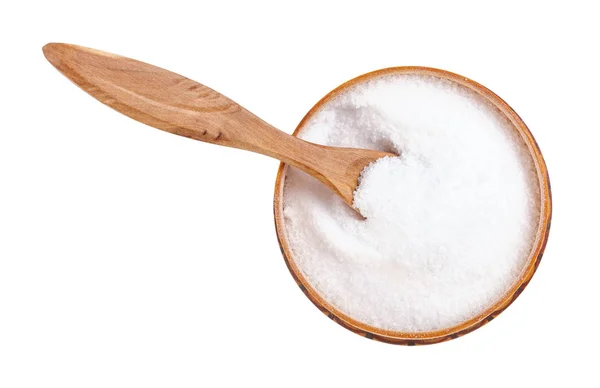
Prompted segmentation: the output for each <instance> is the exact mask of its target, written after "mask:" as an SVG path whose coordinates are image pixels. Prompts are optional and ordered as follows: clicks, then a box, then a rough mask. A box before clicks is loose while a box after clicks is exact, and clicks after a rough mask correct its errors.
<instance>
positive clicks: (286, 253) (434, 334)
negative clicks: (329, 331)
mask: <svg viewBox="0 0 600 388" xmlns="http://www.w3.org/2000/svg"><path fill="white" fill-rule="evenodd" d="M391 74H416V75H427V76H433V77H437V78H442V79H446V80H449V81H452V82H455V83H458V84H459V85H461V86H463V87H466V88H468V89H470V90H471V91H474V92H475V93H477V94H479V95H480V96H482V97H483V98H485V99H486V100H487V101H489V102H490V103H491V104H492V105H493V106H495V107H496V108H497V109H498V110H499V111H500V112H501V114H502V115H503V116H505V117H506V118H507V119H508V120H509V122H510V123H511V126H512V128H514V130H515V131H517V132H518V133H519V135H520V137H521V138H522V139H523V142H524V143H525V144H526V146H527V149H528V150H529V153H530V155H531V158H532V160H533V164H534V167H535V171H536V174H537V177H538V181H539V189H540V190H539V192H540V198H539V204H540V217H539V222H538V228H537V232H536V237H535V241H534V244H533V249H532V250H531V252H530V255H529V258H528V260H527V263H526V265H525V266H524V268H523V270H522V272H521V275H520V276H519V278H518V280H517V281H516V282H515V283H514V284H513V286H512V287H511V288H510V289H509V290H508V291H507V292H506V293H505V294H504V296H503V297H502V298H500V300H499V301H498V302H496V303H494V304H492V305H490V306H489V307H488V308H487V309H485V310H484V311H483V312H482V313H480V314H479V315H477V316H475V317H473V318H471V319H469V320H467V321H464V322H462V323H460V324H458V325H455V326H453V327H450V328H447V329H444V330H437V331H426V332H414V333H410V332H397V331H389V330H382V329H379V328H377V327H373V326H369V325H366V324H364V323H361V322H358V321H356V320H355V319H353V318H352V317H350V316H348V315H346V314H344V313H343V312H341V311H339V310H338V309H336V308H335V307H334V306H332V305H331V304H329V303H328V302H327V301H326V300H324V299H323V298H322V297H321V296H320V295H319V294H318V292H317V291H316V290H315V289H314V288H313V287H312V286H311V285H310V283H309V282H308V281H307V280H306V279H305V278H304V276H303V275H302V273H301V272H300V270H299V269H298V267H297V266H296V265H295V262H294V258H293V253H292V251H291V249H290V248H289V246H288V242H287V239H286V234H285V219H284V217H283V209H282V206H283V201H282V198H283V187H284V183H285V176H286V171H287V168H288V166H287V165H286V164H284V163H282V164H281V165H280V166H279V171H278V173H277V179H276V183H275V196H274V214H275V226H276V231H277V238H278V240H279V244H280V247H281V252H282V254H283V257H284V260H285V262H286V265H287V267H288V269H289V270H290V273H291V274H292V276H293V277H294V279H295V281H296V283H297V284H298V285H299V286H300V289H301V290H302V291H303V292H304V294H305V295H306V296H307V297H308V298H309V299H310V300H311V301H312V302H313V304H315V306H317V308H319V309H320V310H321V311H322V312H323V313H325V314H326V315H327V316H328V317H329V318H331V319H332V320H334V321H335V322H337V323H338V324H340V325H342V326H343V327H345V328H347V329H349V330H351V331H353V332H355V333H357V334H359V335H362V336H365V337H367V338H371V339H375V340H379V341H383V342H389V343H396V344H404V345H420V344H430V343H436V342H442V341H446V340H449V339H453V338H457V337H459V336H461V335H464V334H466V333H469V332H471V331H473V330H475V329H477V328H478V327H481V326H483V325H484V324H485V323H487V322H489V321H491V320H492V319H494V318H495V317H496V316H498V314H500V313H501V312H502V311H503V310H504V309H506V307H508V306H509V305H510V304H511V303H512V302H513V301H514V300H515V299H516V298H517V297H518V296H519V295H520V293H521V292H522V291H523V289H524V288H525V286H526V285H527V284H528V283H529V281H530V280H531V277H532V276H533V274H534V272H535V270H536V269H537V267H538V265H539V263H540V260H541V258H542V254H543V251H544V248H545V246H546V241H547V239H548V233H549V230H550V219H551V213H552V207H551V193H550V182H549V179H548V171H547V169H546V164H545V162H544V159H543V157H542V154H541V152H540V149H539V147H538V145H537V143H536V141H535V139H534V138H533V136H532V135H531V132H530V131H529V129H528V128H527V126H526V125H525V123H524V122H523V120H521V118H520V117H519V116H518V115H517V114H516V113H515V111H514V110H513V109H512V108H511V107H510V106H508V104H506V102H504V101H503V100H502V99H501V98H500V97H498V96H497V95H496V94H494V93H493V92H492V91H490V90H489V89H487V88H485V87H484V86H482V85H480V84H478V83H476V82H474V81H472V80H470V79H468V78H465V77H463V76H460V75H457V74H454V73H450V72H447V71H444V70H439V69H433V68H426V67H394V68H388V69H382V70H378V71H374V72H371V73H367V74H364V75H362V76H359V77H357V78H354V79H352V80H350V81H348V82H346V83H344V84H342V85H340V86H339V87H338V88H336V89H334V90H333V91H332V92H330V93H329V94H327V95H326V96H325V97H323V98H322V99H321V100H320V101H319V102H318V103H317V104H316V105H315V106H314V107H313V108H312V109H311V110H310V111H309V112H308V113H307V114H306V116H305V117H304V118H303V119H302V121H301V122H300V124H299V125H298V127H297V128H296V130H295V131H294V136H296V135H298V134H299V133H300V132H301V131H302V128H303V127H304V125H305V123H307V122H308V120H309V119H310V118H311V117H312V116H313V115H314V114H315V113H316V112H317V111H318V110H319V108H320V107H321V106H322V105H323V104H326V103H327V102H328V101H330V100H331V99H333V98H335V97H336V96H337V95H339V94H340V93H342V92H344V91H345V90H346V89H348V88H349V87H352V86H353V85H355V84H357V83H362V82H365V81H368V80H370V79H373V78H378V77H381V76H384V75H391Z"/></svg>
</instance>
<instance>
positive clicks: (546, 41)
mask: <svg viewBox="0 0 600 388" xmlns="http://www.w3.org/2000/svg"><path fill="white" fill-rule="evenodd" d="M594 3H595V2H592V1H589V2H577V1H569V2H566V1H564V2H552V1H545V2H539V3H535V2H533V1H531V2H527V1H515V2H511V1H500V2H486V1H477V2H473V3H469V4H468V3H465V2H456V1H452V2H451V1H441V2H438V3H431V2H420V1H410V2H408V1H406V2H400V1H396V2H389V3H385V4H384V3H379V2H376V1H372V0H370V1H368V2H363V3H362V4H356V5H353V4H351V3H350V2H348V1H344V2H338V3H337V4H335V3H333V2H324V1H322V2H318V3H314V4H313V3H311V2H309V1H302V2H295V3H293V2H287V1H278V2H272V3H271V4H267V3H263V2H254V1H240V2H232V1H210V2H204V1H189V2H179V1H175V0H170V1H124V0H120V1H110V0H104V1H66V0H53V1H39V2H31V1H21V2H17V1H12V2H3V3H2V5H0V43H1V44H0V50H1V54H0V59H1V60H0V70H1V72H0V99H1V104H0V112H1V118H2V121H1V122H0V387H2V388H12V387H61V388H67V387H198V386H202V387H221V386H224V387H225V386H234V387H239V386H244V387H245V386H257V387H267V386H276V387H288V386H304V387H322V386H323V387H324V386H333V387H341V386H363V387H385V386H434V385H438V386H440V385H449V386H486V387H496V386H499V387H504V386H516V387H520V386H524V385H525V384H533V385H534V386H543V385H548V384H553V385H555V384H558V385H559V386H578V387H589V386H595V387H598V386H599V385H598V384H599V379H598V375H597V373H596V372H595V369H597V367H598V355H597V352H598V346H599V345H600V341H599V339H598V325H599V320H598V318H599V315H600V314H599V306H598V296H599V294H600V293H599V291H600V286H599V281H598V271H599V270H600V260H599V259H600V255H599V253H598V249H597V243H598V232H599V227H598V220H599V219H600V211H599V204H598V199H599V195H600V190H599V187H598V167H600V163H599V161H600V157H599V156H598V152H599V151H598V146H597V145H598V141H600V125H599V124H598V123H599V120H598V111H599V109H600V108H599V102H600V98H599V97H598V88H600V78H599V76H598V68H599V67H600V61H599V60H598V57H597V55H598V38H599V37H600V27H599V24H598V21H597V18H596V16H597V12H595V10H594V7H593V5H594ZM556 4H560V5H556ZM51 41H58V42H69V43H76V44H81V45H84V46H89V47H94V48H98V49H102V50H106V51H111V52H115V53H119V54H123V55H126V56H130V57H133V58H137V59H141V60H143V61H146V62H149V63H152V64H156V65H159V66H161V67H164V68H167V69H170V70H173V71H176V72H178V73H180V74H183V75H186V76H188V77H190V78H192V79H195V80H198V81H200V82H202V83H205V84H206V85H208V86H210V87H212V88H214V89H216V90H218V91H220V92H222V93H224V94H225V95H227V96H229V97H231V98H232V99H234V100H236V101H237V102H239V103H240V104H242V105H244V106H245V107H247V108H248V109H249V110H251V111H253V112H254V113H256V114H257V115H258V116H260V117H262V118H264V119H265V120H266V121H268V122H270V123H271V124H273V125H275V126H277V127H279V128H281V129H283V130H285V131H287V132H292V131H293V129H294V128H295V126H296V124H297V123H298V122H299V121H300V119H301V118H302V117H303V115H304V114H305V113H306V112H307V111H308V110H309V109H310V108H311V106H312V105H313V104H314V103H316V102H317V100H318V99H320V98H321V97H322V96H323V95H324V94H325V93H327V92H328V91H329V90H331V89H332V88H334V87H336V86H337V85H339V84H340V83H342V82H344V81H346V80H348V79H350V78H353V77H355V76H357V75H360V74H362V73H365V72H367V71H371V70H375V69H378V68H383V67H388V66H398V65H423V66H433V67H438V68H442V69H446V70H450V71H454V72H457V73H459V74H463V75H465V76H467V77H470V78H472V79H474V80H476V81H478V82H480V83H483V84H484V85H486V86H487V87H489V88H491V89H492V90H493V91H495V92H496V93H497V94H498V95H500V96H501V97H502V98H504V99H505V100H506V101H507V102H508V103H509V104H510V105H512V107H513V108H514V109H515V110H516V111H517V112H518V113H519V114H520V115H521V116H522V118H523V119H524V120H525V122H526V123H527V124H528V125H529V127H530V129H531V130H532V132H533V134H534V136H535V137H536V139H537V140H538V142H539V145H540V147H541V149H542V151H543V153H544V156H545V158H546V161H547V164H548V168H549V171H550V178H551V182H552V190H553V195H554V217H553V225H552V229H551V233H550V240H549V243H548V246H547V250H546V254H545V255H544V259H543V260H542V263H541V266H540V268H539V270H538V272H537V274H536V275H535V277H534V279H533V281H532V282H531V283H530V285H529V287H528V288H527V290H526V291H525V292H524V293H523V295H521V297H520V298H519V299H518V300H517V301H516V302H515V303H514V304H513V305H512V306H511V307H510V308H509V309H508V310H507V311H506V312H505V313H503V314H502V315H501V316H500V317H499V318H498V319H496V320H494V321H493V322H492V323H490V324H489V325H487V326H485V327H483V328H481V329H479V330H477V331H475V332H473V333H471V334H469V335H467V336H465V337H463V338H460V339H458V340H454V341H450V342H447V343H443V344H438V345H433V346H426V347H411V348H408V347H401V346H392V345H387V344H383V343H378V342H374V341H370V340H367V339H365V338H362V337H359V336H357V335H355V334H353V333H351V332H349V331H347V330H345V329H343V328H341V327H340V326H338V325H336V324H334V323H333V322H331V321H330V320H329V319H328V318H326V317H325V316H324V315H323V314H321V313H320V312H319V311H318V310H317V309H316V308H315V307H314V306H313V305H312V304H311V303H310V302H309V301H308V300H307V299H306V298H305V296H304V295H303V294H302V293H301V291H300V290H299V289H298V287H297V286H296V285H295V283H294V281H293V280H292V277H291V276H290V274H289V273H288V271H287V269H286V267H285V265H284V262H283V259H282V257H281V254H280V252H279V247H278V245H277V240H276V237H275V230H274V225H273V216H272V195H273V186H274V180H275V174H276V171H277V167H278V163H277V162H276V161H274V160H270V159H268V158H266V157H263V156H259V155H254V154H250V153H247V152H243V151H239V150H233V149H224V148H220V147H216V146H214V145H208V144H203V143H200V142H195V141H192V140H189V139H185V138H182V137H177V136H173V135H171V134H168V133H164V132H161V131H158V130H155V129H152V128H150V127H146V126H144V125H142V124H139V123H137V122H134V121H133V120H131V119H129V118H127V117H125V116H122V115H120V114H118V113H115V112H114V111H112V110H110V109H109V108H107V107H105V106H103V105H101V104H100V103H98V102H97V101H95V100H94V99H93V98H91V97H89V96H88V95H86V94H85V93H83V92H82V91H81V90H79V89H78V88H77V87H75V86H74V85H72V84H71V83H70V82H69V81H67V79H65V78H64V77H63V76H62V75H60V74H59V73H58V72H57V71H56V70H55V69H54V68H53V67H52V66H51V65H50V64H49V63H47V62H46V60H45V59H44V57H43V55H42V51H41V47H42V45H44V44H45V43H47V42H51Z"/></svg>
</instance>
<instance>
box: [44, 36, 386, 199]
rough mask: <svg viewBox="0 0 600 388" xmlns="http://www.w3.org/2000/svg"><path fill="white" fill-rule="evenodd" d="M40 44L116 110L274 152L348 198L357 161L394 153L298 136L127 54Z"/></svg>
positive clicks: (185, 132)
mask: <svg viewBox="0 0 600 388" xmlns="http://www.w3.org/2000/svg"><path fill="white" fill-rule="evenodd" d="M43 51H44V55H45V56H46V58H47V59H48V61H50V63H51V64H52V65H54V67H56V68H57V69H58V70H59V71H60V72H61V73H62V74H63V75H65V76H66V77H67V78H69V79H70V80H71V81H73V82H74V83H75V84H76V85H77V86H79V87H80V88H82V89H83V90H84V91H86V92H87V93H89V94H90V95H92V96H93V97H95V98H96V99H97V100H98V101H100V102H102V103H103V104H106V105H108V106H110V107H111V108H113V109H115V110H117V111H119V112H121V113H123V114H124V115H127V116H129V117H131V118H133V119H134V120H137V121H141V122H142V123H144V124H148V125H151V126H153V127H155V128H158V129H162V130H163V131H167V132H171V133H174V134H177V135H181V136H185V137H189V138H192V139H196V140H200V141H205V142H208V143H214V144H219V145H222V146H227V147H234V148H241V149H244V150H248V151H253V152H257V153H260V154H263V155H267V156H270V157H273V158H276V159H279V160H281V161H282V162H284V163H287V164H290V165H292V166H294V167H297V168H299V169H300V170H302V171H304V172H306V173H308V174H310V175H312V176H313V177H315V178H317V179H318V180H320V181H321V182H323V183H324V184H325V185H327V186H328V187H329V188H331V189H332V190H333V191H334V192H335V193H336V194H338V195H339V196H340V197H342V199H343V200H344V201H345V202H346V203H347V204H348V205H350V206H352V196H353V193H354V190H355V189H356V186H357V185H358V178H359V176H360V173H361V171H362V170H363V168H364V167H366V166H367V165H368V164H369V163H371V162H373V161H375V160H377V159H379V158H382V157H384V156H395V155H394V154H390V153H387V152H381V151H374V150H366V149H355V148H337V147H326V146H322V145H318V144H313V143H309V142H307V141H304V140H301V139H298V138H296V137H294V136H291V135H288V134H287V133H285V132H282V131H280V130H278V129H277V128H275V127H273V126H271V125H269V124H267V123H266V122H264V121H263V120H261V119H260V118H258V117H257V116H255V115H253V114H252V113H250V112H249V111H247V110H246V109H244V108H243V107H241V106H240V105H238V104H236V103H235V102H233V101H231V100H230V99H229V98H227V97H225V96H223V95H222V94H220V93H217V92H216V91H214V90H212V89H210V88H208V87H206V86H204V85H202V84H199V83H197V82H195V81H192V80H191V79H188V78H185V77H183V76H180V75H178V74H175V73H172V72H170V71H167V70H164V69H161V68H159V67H156V66H152V65H149V64H147V63H143V62H140V61H136V60H134V59H130V58H125V57H121V56H118V55H115V54H109V53H106V52H102V51H98V50H94V49H89V48H85V47H81V46H75V45H70V44H63V43H50V44H47V45H46V46H44V48H43Z"/></svg>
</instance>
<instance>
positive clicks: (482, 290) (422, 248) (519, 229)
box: [283, 74, 539, 332]
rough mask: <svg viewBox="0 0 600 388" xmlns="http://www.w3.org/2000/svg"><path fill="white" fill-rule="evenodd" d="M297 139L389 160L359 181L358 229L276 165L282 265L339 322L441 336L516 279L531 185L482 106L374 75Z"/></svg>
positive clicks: (416, 80)
mask: <svg viewBox="0 0 600 388" xmlns="http://www.w3.org/2000/svg"><path fill="white" fill-rule="evenodd" d="M299 136H300V137H301V138H302V139H305V140H309V141H312V142H315V143H320V144H324V145H331V146H342V147H360V148H372V149H379V150H383V151H391V152H394V153H396V154H398V155H399V157H395V158H384V159H380V160H378V161H377V162H375V163H373V164H371V165H370V166H368V167H367V168H366V169H365V170H364V171H363V174H362V177H361V184H360V186H359V188H358V189H357V190H356V192H355V196H354V205H355V207H357V208H358V209H360V211H361V213H362V214H363V215H364V216H366V220H362V219H359V217H356V214H354V213H353V211H352V210H351V209H350V208H349V207H348V206H347V205H346V204H344V203H343V202H342V200H341V199H340V198H338V197H337V196H336V195H335V194H333V193H332V192H331V191H330V190H329V189H327V188H326V187H325V186H324V185H322V184H321V183H320V182H318V181H317V180H315V179H313V178H312V177H310V176H308V175H306V174H304V173H303V172H301V171H299V170H296V169H294V168H288V171H287V175H286V178H285V186H284V193H283V214H284V220H285V222H284V225H285V235H286V237H287V241H288V245H289V247H290V249H291V251H292V255H291V260H293V261H294V263H295V264H296V266H297V267H298V269H299V270H300V271H301V272H302V275H303V276H304V278H305V279H306V280H307V281H308V283H309V284H310V286H311V287H312V288H313V289H315V290H316V291H317V292H318V293H319V294H320V296H321V297H322V298H324V299H325V300H326V301H327V302H328V303H330V304H331V305H333V306H334V307H335V308H336V309H338V310H339V311H341V312H343V313H345V314H347V315H348V316H350V317H352V318H353V319H355V320H357V321H359V322H362V323H364V324H368V325H372V326H374V327H376V328H379V329H383V330H393V331H402V332H420V331H429V330H438V329H444V328H448V327H451V326H454V325H456V324H459V323H461V322H464V321H465V320H467V319H469V318H472V317H474V316H476V315H477V314H479V313H481V312H483V310H485V309H486V308H487V307H489V306H490V305H492V304H493V303H495V302H497V301H498V300H499V299H500V298H501V297H502V296H503V295H504V294H505V293H506V292H507V291H508V289H509V288H510V287H511V286H512V285H513V284H514V283H515V282H516V281H517V280H518V278H519V277H520V275H521V272H522V270H523V268H524V266H525V264H526V263H527V260H528V257H529V255H530V252H531V250H532V245H533V242H534V239H535V234H536V231H537V226H538V222H539V184H538V181H537V178H536V174H535V170H534V166H533V162H532V160H531V157H530V156H529V152H528V151H527V148H526V145H525V143H524V141H523V140H522V139H521V138H520V135H519V134H518V133H517V131H516V129H515V128H513V127H512V126H511V124H510V123H509V122H508V120H507V119H506V118H504V117H503V116H502V115H501V114H500V112H499V111H497V110H496V108H495V107H493V106H492V105H491V104H490V103H489V102H487V101H485V100H484V98H483V97H481V96H479V95H478V94H476V93H474V92H472V91H470V90H467V89H466V88H464V87H462V86H460V85H458V84H455V83H453V82H451V81H448V80H444V79H440V78H435V77H429V76H417V75H400V74H398V75H391V76H390V75H386V76H382V77H379V78H377V79H375V80H371V81H368V82H363V83H360V84H358V85H355V86H353V87H351V88H349V89H347V90H346V91H345V92H343V93H342V94H341V95H339V96H338V97H336V98H335V99H333V100H331V101H329V102H328V103H326V104H325V105H324V106H322V108H321V109H320V110H319V111H318V112H316V113H315V114H314V115H313V116H312V119H311V120H309V122H307V123H306V125H305V126H304V127H303V129H302V131H301V133H300V135H299Z"/></svg>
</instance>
